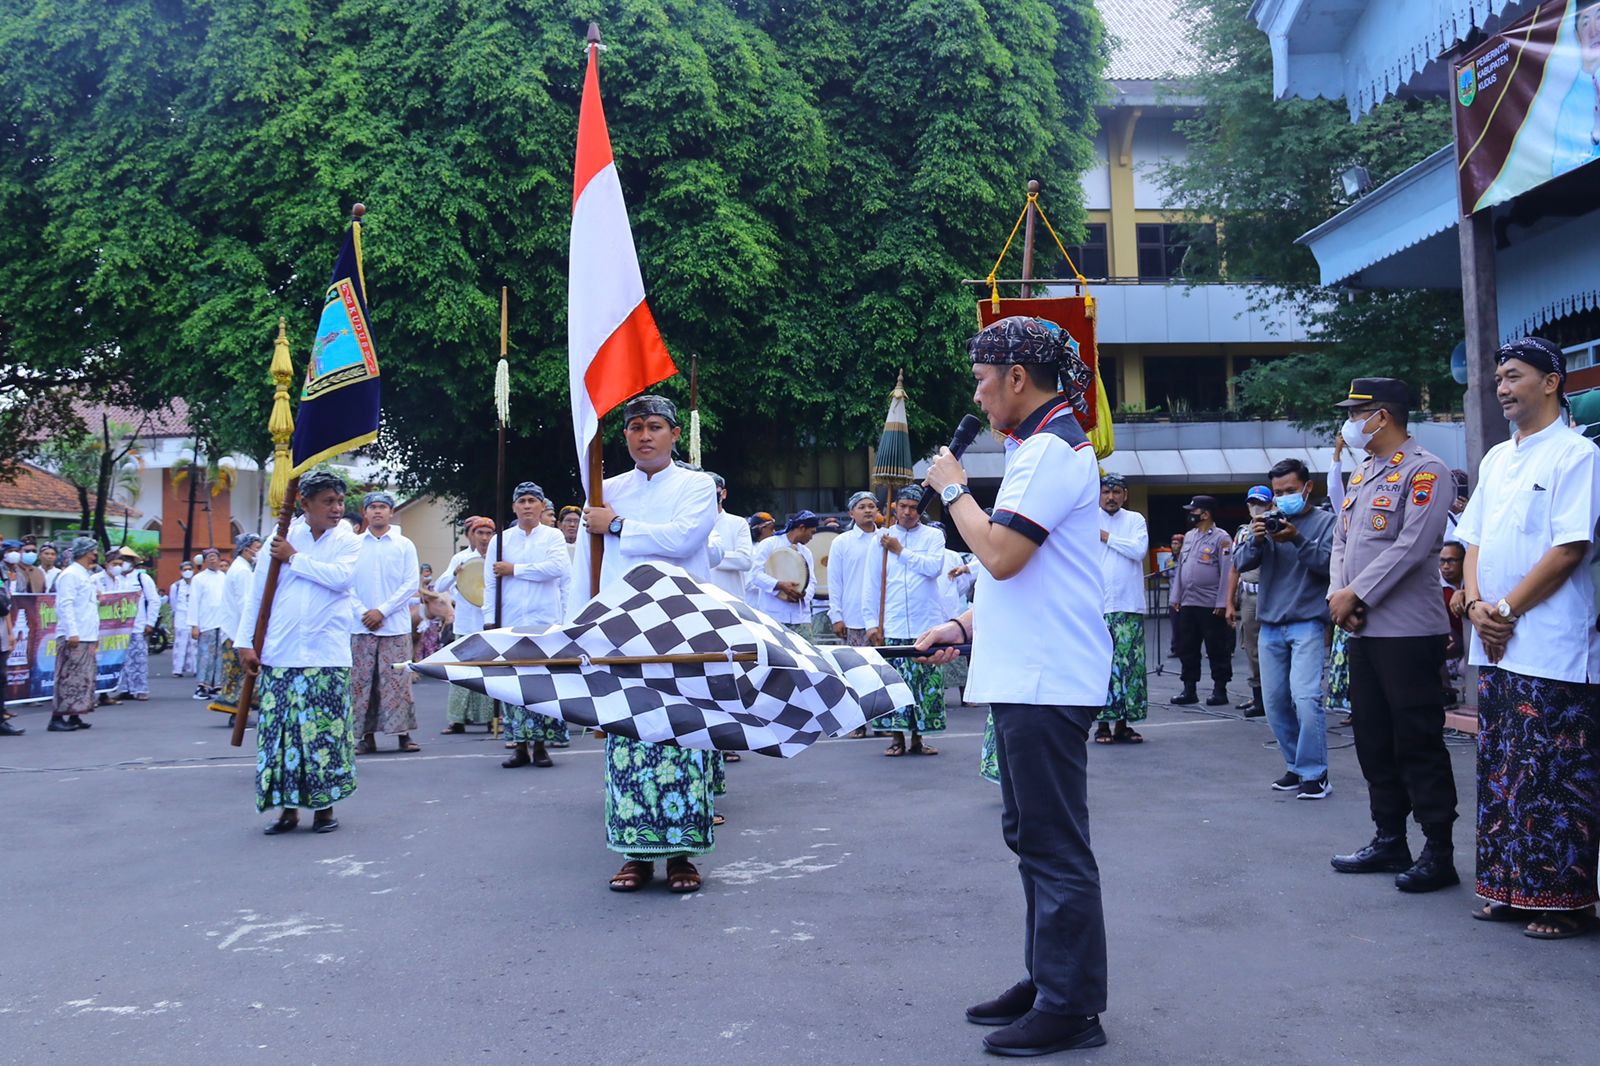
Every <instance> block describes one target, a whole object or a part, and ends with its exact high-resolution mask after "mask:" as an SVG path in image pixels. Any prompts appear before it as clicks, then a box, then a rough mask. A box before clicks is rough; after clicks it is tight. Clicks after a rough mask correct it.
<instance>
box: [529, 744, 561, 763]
mask: <svg viewBox="0 0 1600 1066" xmlns="http://www.w3.org/2000/svg"><path fill="white" fill-rule="evenodd" d="M555 764H556V763H555V760H554V759H552V758H550V753H549V752H548V751H545V750H544V745H542V744H540V745H538V746H537V747H535V748H534V749H533V765H535V766H540V767H543V766H554V765H555Z"/></svg>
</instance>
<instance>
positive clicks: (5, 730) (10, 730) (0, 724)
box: [0, 719, 27, 737]
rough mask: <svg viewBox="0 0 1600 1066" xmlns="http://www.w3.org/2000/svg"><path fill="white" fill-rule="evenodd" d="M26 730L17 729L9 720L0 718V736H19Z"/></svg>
mask: <svg viewBox="0 0 1600 1066" xmlns="http://www.w3.org/2000/svg"><path fill="white" fill-rule="evenodd" d="M26 732H27V730H26V729H18V728H17V727H16V726H14V725H12V724H11V723H10V722H7V721H5V720H4V719H0V737H20V736H21V735H22V734H24V733H26Z"/></svg>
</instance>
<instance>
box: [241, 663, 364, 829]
mask: <svg viewBox="0 0 1600 1066" xmlns="http://www.w3.org/2000/svg"><path fill="white" fill-rule="evenodd" d="M258 680H259V685H258V687H259V688H260V691H261V703H260V708H261V719H260V721H259V723H258V724H257V726H256V810H258V811H264V810H266V809H268V808H269V807H308V808H310V809H311V810H314V811H320V810H322V809H324V808H326V807H331V806H333V805H334V804H335V803H338V802H340V801H341V800H346V799H349V798H350V797H351V796H353V795H355V791H356V758H355V754H356V753H355V742H354V739H353V737H352V735H351V725H350V671H349V669H347V668H345V667H340V666H310V667H303V668H302V667H292V666H263V667H262V668H261V677H260V678H259V679H258Z"/></svg>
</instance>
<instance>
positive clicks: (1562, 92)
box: [1455, 0, 1600, 215]
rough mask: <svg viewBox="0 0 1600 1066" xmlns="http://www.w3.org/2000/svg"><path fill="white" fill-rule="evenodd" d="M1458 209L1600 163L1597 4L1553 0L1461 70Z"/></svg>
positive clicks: (1594, 0) (1476, 207)
mask: <svg viewBox="0 0 1600 1066" xmlns="http://www.w3.org/2000/svg"><path fill="white" fill-rule="evenodd" d="M1455 118H1456V124H1455V125H1456V160H1457V163H1458V166H1459V187H1460V194H1461V213H1462V214H1464V215H1469V214H1472V213H1473V212H1476V211H1481V210H1482V209H1483V208H1485V207H1493V206H1494V205H1495V204H1501V203H1505V202H1506V201H1507V200H1510V199H1511V198H1512V197H1514V196H1517V195H1519V194H1521V193H1525V192H1527V191H1528V190H1529V189H1534V188H1537V187H1538V186H1540V185H1543V184H1544V183H1545V182H1547V181H1550V180H1551V179H1553V178H1557V177H1560V176H1561V175H1562V174H1566V173H1568V172H1569V171H1573V170H1576V169H1577V168H1578V167H1581V166H1583V165H1585V164H1587V163H1592V162H1594V161H1595V160H1597V159H1600V0H1551V2H1549V3H1543V4H1540V5H1539V6H1538V7H1536V8H1534V10H1533V12H1532V13H1531V14H1529V15H1528V16H1527V17H1526V18H1522V19H1519V20H1518V21H1516V22H1514V23H1512V24H1511V25H1510V26H1507V27H1506V28H1505V29H1503V30H1501V31H1500V32H1499V33H1497V34H1495V35H1494V36H1493V37H1490V38H1489V39H1488V41H1486V42H1485V43H1484V44H1483V45H1482V46H1481V47H1479V48H1478V49H1476V50H1475V51H1473V52H1471V53H1469V54H1468V55H1467V56H1466V57H1465V58H1463V59H1462V60H1461V61H1460V62H1458V63H1457V64H1456V66H1455Z"/></svg>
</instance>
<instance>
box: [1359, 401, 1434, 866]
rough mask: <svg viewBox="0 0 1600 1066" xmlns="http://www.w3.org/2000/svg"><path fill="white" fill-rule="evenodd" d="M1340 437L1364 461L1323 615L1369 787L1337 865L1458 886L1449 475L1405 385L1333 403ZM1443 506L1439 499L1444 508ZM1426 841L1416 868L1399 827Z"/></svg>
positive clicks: (1404, 836)
mask: <svg viewBox="0 0 1600 1066" xmlns="http://www.w3.org/2000/svg"><path fill="white" fill-rule="evenodd" d="M1337 406H1338V407H1341V408H1343V409H1344V410H1345V411H1346V412H1347V414H1348V416H1349V417H1348V421H1346V422H1345V424H1344V428H1343V429H1342V430H1341V431H1340V432H1341V436H1343V437H1344V440H1345V443H1346V444H1347V445H1349V446H1350V448H1351V450H1352V451H1353V452H1356V453H1357V454H1359V453H1360V452H1362V451H1365V452H1366V453H1367V454H1366V459H1365V460H1364V461H1363V462H1362V463H1361V465H1360V466H1358V467H1357V468H1356V471H1355V473H1354V474H1353V475H1351V478H1350V486H1349V488H1348V490H1347V492H1346V494H1345V497H1344V500H1343V503H1342V505H1341V508H1340V512H1339V518H1338V520H1337V521H1336V522H1335V523H1334V542H1333V556H1332V559H1331V560H1330V563H1329V568H1328V570H1329V589H1328V609H1329V613H1330V614H1331V615H1332V617H1333V622H1334V624H1335V625H1338V626H1340V627H1342V628H1343V629H1345V630H1346V631H1347V632H1349V633H1350V644H1349V647H1350V704H1351V708H1352V713H1353V715H1354V717H1355V739H1356V757H1357V759H1358V760H1359V761H1360V763H1361V773H1362V775H1363V776H1364V777H1365V778H1366V779H1367V791H1368V793H1369V796H1370V799H1371V806H1372V821H1373V822H1374V823H1375V824H1376V826H1377V835H1376V836H1374V837H1373V839H1372V843H1370V844H1368V845H1367V846H1366V847H1364V848H1362V849H1361V850H1360V851H1357V852H1354V853H1353V854H1350V855H1335V856H1334V857H1333V868H1334V869H1335V870H1338V871H1339V872H1340V873H1376V872H1387V873H1397V874H1399V876H1398V877H1396V878H1395V886H1396V887H1397V888H1399V889H1400V890H1401V891H1402V892H1432V891H1434V890H1435V889H1440V888H1445V887H1447V886H1449V885H1455V884H1459V883H1460V882H1461V878H1460V877H1459V876H1458V875H1457V873H1456V869H1455V864H1454V861H1453V857H1452V846H1451V828H1450V827H1451V824H1452V823H1453V822H1454V821H1455V820H1456V783H1455V775H1454V774H1453V773H1452V772H1451V769H1450V755H1449V752H1447V751H1446V750H1445V746H1444V699H1443V695H1442V693H1441V692H1440V690H1439V670H1440V667H1441V666H1442V665H1443V664H1444V654H1445V644H1446V641H1447V639H1448V637H1449V633H1450V622H1449V617H1448V615H1447V614H1446V613H1445V608H1444V600H1443V599H1442V598H1441V597H1440V595H1439V574H1438V564H1437V557H1438V553H1439V542H1440V538H1441V536H1442V535H1443V533H1444V528H1445V515H1446V514H1447V512H1448V511H1449V509H1450V497H1451V495H1452V494H1453V489H1452V483H1451V480H1450V468H1449V467H1447V466H1445V464H1444V463H1442V462H1441V461H1440V460H1439V459H1438V458H1437V457H1435V456H1433V455H1431V454H1429V453H1428V452H1427V451H1425V450H1424V449H1423V448H1422V446H1421V445H1419V444H1418V443H1417V441H1416V438H1414V437H1412V436H1411V434H1410V431H1409V430H1408V429H1407V428H1406V419H1407V412H1408V410H1409V404H1408V396H1407V389H1406V384H1405V382H1403V381H1397V380H1396V379H1394V378H1357V379H1355V381H1353V382H1352V383H1351V385H1350V395H1349V397H1348V398H1347V399H1345V400H1344V401H1342V402H1341V403H1339V404H1338V405H1337ZM1441 497H1442V498H1441ZM1407 816H1415V817H1416V819H1417V822H1418V823H1419V824H1420V825H1421V826H1422V831H1423V835H1424V837H1425V838H1426V843H1425V846H1424V847H1423V849H1422V854H1421V855H1420V856H1419V857H1418V858H1417V860H1416V861H1415V862H1413V861H1412V858H1411V848H1410V845H1408V844H1407V843H1406V818H1407Z"/></svg>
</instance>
